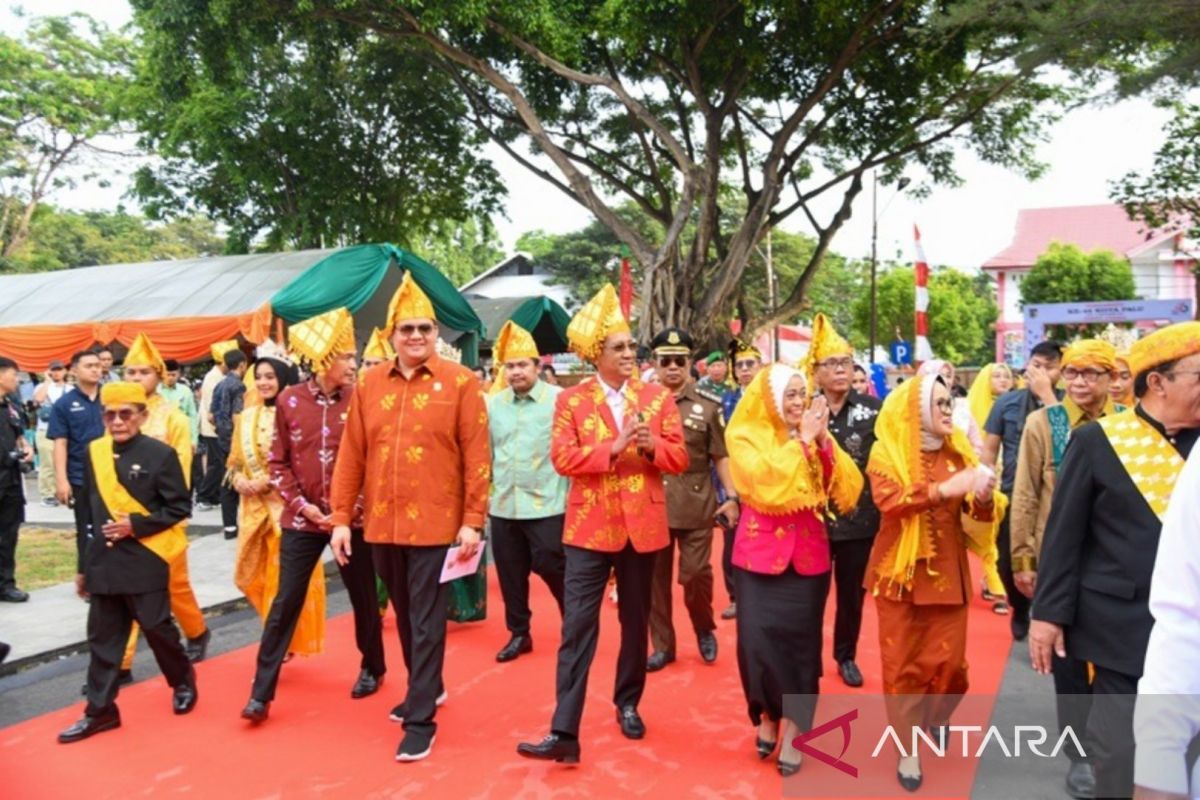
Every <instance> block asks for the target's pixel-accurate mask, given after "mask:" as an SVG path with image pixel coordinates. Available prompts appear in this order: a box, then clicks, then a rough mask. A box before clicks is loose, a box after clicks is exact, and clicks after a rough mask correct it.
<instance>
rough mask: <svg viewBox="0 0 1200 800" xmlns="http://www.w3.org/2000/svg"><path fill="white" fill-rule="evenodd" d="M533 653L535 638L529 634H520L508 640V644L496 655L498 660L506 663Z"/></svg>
mask: <svg viewBox="0 0 1200 800" xmlns="http://www.w3.org/2000/svg"><path fill="white" fill-rule="evenodd" d="M532 652H533V637H532V636H530V635H529V634H527V633H526V634H518V635H516V636H514V637H512V638H511V639H509V640H508V644H506V645H504V647H503V648H501V649H500V652H499V653H496V660H497V661H499V662H501V663H504V662H505V661H514V660H516V658H517V656H521V655H525V654H526V653H532Z"/></svg>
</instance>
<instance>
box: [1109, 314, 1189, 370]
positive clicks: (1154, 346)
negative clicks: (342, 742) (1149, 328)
mask: <svg viewBox="0 0 1200 800" xmlns="http://www.w3.org/2000/svg"><path fill="white" fill-rule="evenodd" d="M1194 353H1200V322H1177V323H1176V324H1174V325H1168V326H1166V327H1165V328H1159V329H1158V330H1156V331H1154V332H1153V333H1151V334H1149V335H1148V336H1145V337H1143V338H1141V339H1138V340H1137V341H1136V342H1134V343H1133V347H1131V348H1129V359H1128V361H1127V362H1126V363H1128V364H1129V371H1130V372H1132V373H1133V374H1134V376H1137V375H1140V374H1142V373H1143V372H1148V371H1150V370H1151V369H1153V368H1154V367H1157V366H1158V365H1159V364H1164V363H1166V362H1168V361H1177V360H1178V359H1181V358H1187V357H1188V356H1190V355H1193V354H1194Z"/></svg>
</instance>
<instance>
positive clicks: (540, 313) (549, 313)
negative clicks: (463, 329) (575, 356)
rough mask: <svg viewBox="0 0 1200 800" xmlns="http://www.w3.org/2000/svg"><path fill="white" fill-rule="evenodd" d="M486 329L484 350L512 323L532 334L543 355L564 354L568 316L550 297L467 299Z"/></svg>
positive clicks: (569, 317)
mask: <svg viewBox="0 0 1200 800" xmlns="http://www.w3.org/2000/svg"><path fill="white" fill-rule="evenodd" d="M467 302H468V303H469V304H470V306H471V308H472V309H473V310H474V311H475V313H476V314H477V315H478V316H479V319H480V320H482V321H483V324H484V326H485V327H486V329H487V333H486V335H485V336H486V340H487V341H486V343H485V345H484V347H485V349H487V348H488V347H490V345H491V344H492V343H493V342H495V341H496V337H497V336H499V335H500V329H501V328H502V327H504V323H505V322H507V321H508V320H510V319H511V320H512V321H513V322H515V323H516V324H517V325H520V326H521V327H522V328H524V329H525V330H527V331H529V332H530V333H531V334H533V341H534V342H535V343H536V344H537V348H538V352H540V353H541V354H542V355H549V354H551V353H565V352H567V349H568V348H567V325H568V324H570V322H571V316H570V314H568V313H567V312H566V309H564V308H563V307H562V306H561V305H559V304H558V303H557V302H555V301H554V300H552V299H550V298H549V297H545V296H542V295H538V296H536V297H498V298H489V297H478V296H475V297H472V296H469V295H468V297H467Z"/></svg>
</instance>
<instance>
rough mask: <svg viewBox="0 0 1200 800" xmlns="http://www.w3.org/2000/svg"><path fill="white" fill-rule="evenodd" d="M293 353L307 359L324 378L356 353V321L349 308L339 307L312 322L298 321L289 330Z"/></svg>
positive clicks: (313, 318) (307, 320) (320, 315)
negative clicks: (347, 355)
mask: <svg viewBox="0 0 1200 800" xmlns="http://www.w3.org/2000/svg"><path fill="white" fill-rule="evenodd" d="M288 343H289V344H290V345H291V348H292V352H293V353H295V354H296V355H298V356H300V357H301V358H303V359H306V360H307V361H308V362H309V363H310V364H311V365H312V368H313V372H315V373H316V374H317V375H323V374H324V373H325V371H326V370H327V369H329V366H330V365H331V364H332V363H333V360H334V359H335V358H337V357H338V356H340V355H344V354H345V353H353V352H355V351H356V350H357V349H358V348H357V347H355V345H354V318H353V317H351V316H350V312H349V311H348V310H346V309H345V308H335V309H333V310H332V311H326V312H325V313H324V314H318V315H317V316H315V317H312V318H311V319H306V320H304V321H303V322H298V323H296V324H295V325H293V326H292V327H291V328H289V329H288Z"/></svg>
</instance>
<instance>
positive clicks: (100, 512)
mask: <svg viewBox="0 0 1200 800" xmlns="http://www.w3.org/2000/svg"><path fill="white" fill-rule="evenodd" d="M113 453H114V454H115V456H116V468H117V480H118V481H120V483H121V485H122V486H124V487H125V488H126V490H128V491H129V493H130V494H131V495H133V497H134V498H136V499H137V501H138V502H139V503H141V504H142V505H143V506H145V507H146V510H147V511H149V512H150V513H149V514H148V515H142V514H133V515H131V516H130V518H129V520H130V522H131V524H132V525H133V538H130V539H122V540H121V541H119V542H117V543H116V545H114V546H113V547H108V546H107V544H106V541H105V539H104V534H103V532H102V531H101V528H102V526H103V525H104V523H106V522H108V521H109V520H112V519H114V516H113V514H112V513H111V512H110V511H109V510H108V508H107V507H106V506H105V505H104V500H103V499H101V497H100V492H99V491H97V489H96V479H95V476H94V475H93V474H92V465H91V459H90V458H89V459H88V460H87V461H85V462H84V480H85V481H86V482H87V487H88V491H87V495H88V498H89V500H90V502H91V509H92V520H93V526H92V534H91V536H90V538H89V540H88V543H87V549H86V551H85V553H84V561H83V572H84V577H85V580H86V587H87V590H88V591H89V592H92V593H93V594H142V593H144V592H154V591H161V590H164V589H166V588H167V580H168V570H167V562H166V561H163V560H162V559H161V558H159V557H158V555H156V554H155V553H154V552H153V551H152V550H150V549H149V548H148V547H146V546H144V545H143V544H141V543H140V542H138V539H142V538H145V537H147V536H153V535H154V534H156V533H160V532H162V531H165V530H166V529H167V528H170V527H171V526H172V525H174V524H176V523H177V522H180V521H182V520H184V519H187V518H188V517H189V516H191V513H192V497H191V492H190V491H188V486H187V483H186V481H184V477H183V468H182V467H181V466H180V465H179V456H178V455H176V453H175V451H174V449H172V448H171V447H170V446H169V445H167V444H164V443H162V442H160V441H158V440H156V439H151V438H150V437H149V436H146V435H144V434H139V435H138V436H137V437H135V438H133V439H130V440H129V441H128V442H126V443H125V444H117V445H114V446H113Z"/></svg>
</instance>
